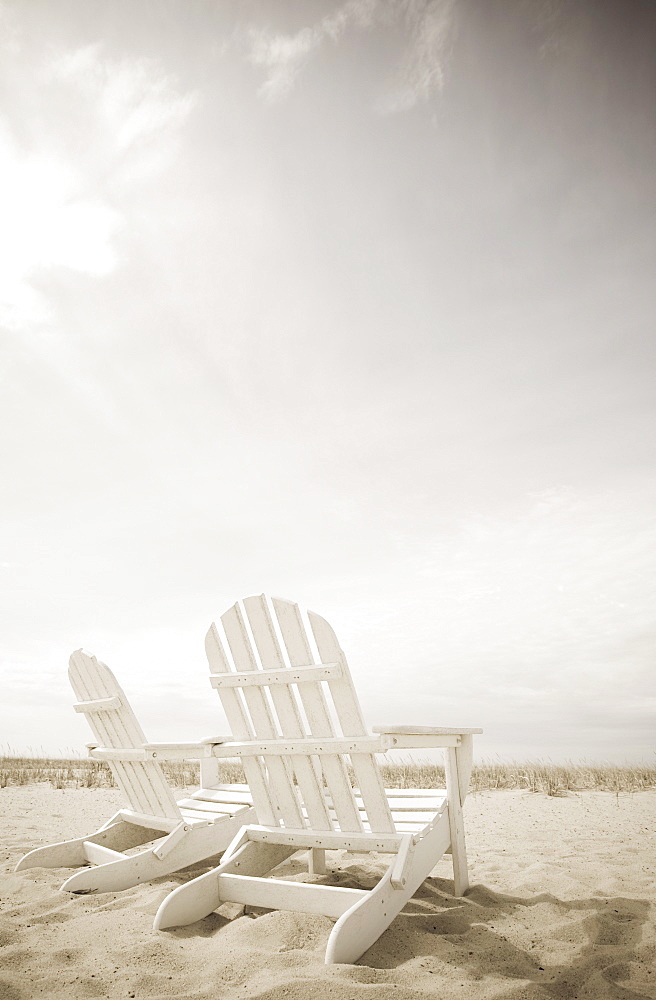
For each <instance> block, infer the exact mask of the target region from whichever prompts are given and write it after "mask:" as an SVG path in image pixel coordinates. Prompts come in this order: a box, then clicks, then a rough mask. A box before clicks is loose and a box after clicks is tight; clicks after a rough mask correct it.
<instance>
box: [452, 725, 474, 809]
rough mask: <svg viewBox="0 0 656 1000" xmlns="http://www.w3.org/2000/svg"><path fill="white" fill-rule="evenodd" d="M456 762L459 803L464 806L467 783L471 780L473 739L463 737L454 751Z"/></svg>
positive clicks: (468, 736) (467, 788) (471, 737)
mask: <svg viewBox="0 0 656 1000" xmlns="http://www.w3.org/2000/svg"><path fill="white" fill-rule="evenodd" d="M456 761H457V762H458V781H459V784H460V801H461V803H462V804H464V801H465V799H466V798H467V794H468V792H469V782H470V780H471V773H472V767H473V764H474V737H473V736H471V735H467V736H463V738H462V744H461V745H460V746H459V747H458V749H457V750H456Z"/></svg>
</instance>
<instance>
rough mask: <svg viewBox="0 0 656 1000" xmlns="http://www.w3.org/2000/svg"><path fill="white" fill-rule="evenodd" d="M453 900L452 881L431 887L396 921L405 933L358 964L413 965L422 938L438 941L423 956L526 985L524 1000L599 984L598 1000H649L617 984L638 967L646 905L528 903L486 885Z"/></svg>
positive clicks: (623, 901)
mask: <svg viewBox="0 0 656 1000" xmlns="http://www.w3.org/2000/svg"><path fill="white" fill-rule="evenodd" d="M452 893H453V890H452V888H451V884H450V882H449V880H448V879H442V878H429V879H427V880H426V881H425V882H424V883H423V885H422V886H421V888H420V889H419V890H418V892H417V893H416V895H415V896H414V897H413V899H412V900H410V902H409V903H408V904H407V906H406V907H405V909H404V910H403V912H402V913H401V914H400V915H399V917H397V921H399V922H400V923H401V924H404V925H405V927H404V930H405V933H404V932H403V931H402V930H401V928H400V927H399V926H398V923H397V926H396V928H390V930H389V931H388V932H387V934H386V935H383V937H381V939H380V940H379V941H378V942H377V944H376V945H374V946H373V947H372V948H370V949H369V951H368V952H367V954H366V955H365V956H363V959H362V960H361V963H360V964H363V965H371V966H375V967H377V968H394V967H396V966H398V965H400V964H401V963H403V962H406V961H409V960H410V959H412V958H413V956H414V957H415V958H416V957H417V950H416V949H417V944H418V943H419V942H420V940H421V936H422V934H425V935H429V936H431V937H432V938H433V941H432V942H430V943H429V942H426V944H427V945H428V947H427V948H426V949H425V950H424V954H427V955H429V956H431V957H432V958H433V960H434V959H435V956H436V955H437V958H438V959H439V961H440V962H446V963H448V964H449V965H453V966H459V967H463V968H465V967H466V969H467V972H468V975H469V976H472V974H473V976H474V978H481V979H482V978H483V977H484V976H490V975H493V976H495V977H503V978H507V979H511V980H512V979H518V980H522V985H521V987H519V985H518V993H521V995H522V996H524V995H525V993H524V990H525V989H526V982H527V981H528V982H531V983H533V984H535V986H539V987H540V989H541V991H542V993H543V994H546V995H553V996H554V997H558V998H562V997H565V996H567V997H575V996H577V995H580V994H582V993H583V991H584V989H585V987H586V984H587V990H588V991H589V990H590V988H591V984H592V983H593V982H594V981H595V980H596V981H597V982H598V983H599V989H598V991H597V993H596V995H598V996H600V997H601V996H604V997H608V996H610V997H613V998H614V1000H637V998H642V1000H644V998H645V997H646V996H648V995H649V994H647V993H643V992H636V990H634V989H630V988H627V987H625V986H622V985H621V983H620V982H618V980H623V979H628V978H629V975H630V969H629V964H630V963H631V962H634V961H636V960H638V961H639V958H638V956H637V954H636V948H637V946H638V945H639V943H640V941H641V937H642V928H643V925H644V924H645V923H646V921H647V919H648V914H649V910H650V904H649V902H648V901H646V900H641V899H629V898H626V897H622V896H615V897H603V896H597V897H592V898H589V899H568V900H563V899H559V898H558V897H557V896H554V895H553V894H551V893H548V892H543V893H538V894H536V895H534V896H528V897H526V896H516V895H510V894H508V893H501V892H497V891H494V890H492V889H490V888H488V887H487V886H484V885H474V886H472V888H471V889H470V890H469V891H468V893H467V895H466V896H465V897H464V898H462V899H454V897H453V894H452ZM540 910H542V911H543V913H542V914H540V913H539V911H540ZM508 918H510V920H509V919H508ZM513 921H514V922H513ZM436 935H437V936H439V937H440V939H441V941H440V945H439V946H438V947H436V946H435V943H434V936H436ZM386 938H387V940H386ZM511 938H514V939H515V941H517V940H518V939H519V940H520V941H521V942H522V944H519V943H513V941H512V940H510V939H511ZM524 942H526V945H525V946H522V945H523V944H524ZM410 943H412V944H410ZM549 952H552V954H553V955H554V958H557V960H556V961H554V960H553V959H550V958H549ZM563 952H567V954H568V957H567V958H566V959H565V960H563ZM507 995H508V997H509V998H510V997H511V996H512V993H508V994H507ZM540 995H542V994H540ZM586 995H589V992H588V994H586Z"/></svg>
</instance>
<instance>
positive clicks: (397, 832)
mask: <svg viewBox="0 0 656 1000" xmlns="http://www.w3.org/2000/svg"><path fill="white" fill-rule="evenodd" d="M313 647H314V648H313ZM206 650H207V655H208V659H209V662H210V667H211V670H212V677H211V682H212V685H213V686H214V687H216V688H217V689H218V691H219V694H220V696H221V700H222V702H223V707H224V710H225V713H226V716H227V718H228V722H229V725H230V726H231V728H232V731H233V734H234V737H233V739H232V740H231V741H229V742H225V743H222V744H220V745H218V744H217V745H214V746H212V747H211V754H212V756H213V757H216V758H217V759H220V758H221V757H235V756H237V757H240V758H241V760H242V762H243V765H244V769H245V771H246V776H247V780H248V782H249V785H250V789H251V793H252V795H253V801H254V804H255V808H256V810H257V813H258V817H259V822H258V823H251V824H245V825H244V827H243V828H242V829H241V830H240V832H239V834H238V835H237V836H236V837H235V839H234V840H233V841H232V843H231V844H230V846H229V847H228V849H227V850H226V852H225V854H224V856H223V859H222V862H221V864H220V865H219V866H218V867H217V868H215V869H213V870H212V871H209V872H207V873H205V874H203V875H201V876H199V877H198V878H195V879H193V880H192V881H190V882H188V883H186V884H185V885H182V886H180V887H179V888H177V889H176V890H174V892H172V893H171V894H170V895H169V896H168V897H167V898H166V899H165V900H164V902H163V903H162V905H161V906H160V908H159V910H158V912H157V915H156V918H155V925H154V926H155V928H156V929H165V928H167V927H172V926H178V925H183V924H189V923H193V922H194V921H196V920H199V919H201V918H202V917H205V916H207V915H208V914H209V913H211V912H212V911H213V910H215V909H217V908H218V907H219V906H220V905H221V904H222V903H224V902H235V903H242V904H249V905H256V906H263V907H271V908H280V909H290V910H299V911H301V912H312V913H323V914H325V915H327V916H329V917H332V918H335V919H336V923H335V925H334V927H333V930H332V932H331V934H330V937H329V940H328V944H327V949H326V962H327V963H335V962H346V963H348V962H355V961H357V959H358V958H360V957H361V956H362V955H363V954H364V952H365V951H366V950H367V948H369V947H370V946H371V945H372V944H373V943H374V942H375V941H376V940H377V939H378V937H379V936H380V935H381V934H382V933H383V932H384V930H385V929H386V928H387V927H388V926H389V924H390V923H391V921H392V920H393V919H394V917H395V916H396V914H397V913H398V912H399V911H400V910H401V909H402V907H403V906H404V905H405V903H406V902H407V900H408V899H410V897H411V896H412V895H414V893H415V892H416V891H417V889H418V887H419V886H420V885H421V883H422V882H423V881H424V879H425V878H427V876H428V875H429V874H430V872H431V870H432V869H433V867H434V866H435V864H436V863H437V861H438V860H439V859H440V858H441V857H442V855H443V854H444V853H445V852H447V851H450V852H451V855H452V859H453V869H454V891H455V894H456V895H458V896H460V895H462V894H463V893H464V892H465V891H466V889H467V887H468V880H467V859H466V852H465V837H464V825H463V816H462V804H463V802H464V799H465V796H466V794H467V788H468V784H469V777H470V773H471V766H472V744H473V736H474V734H476V733H480V732H482V730H480V729H469V728H458V729H454V728H437V727H435V728H433V727H413V726H391V727H390V726H385V727H376V728H375V729H374V730H373V733H374V735H370V734H369V733H368V732H367V730H366V727H365V725H364V721H363V718H362V714H361V711H360V707H359V704H358V702H357V698H356V695H355V691H354V689H353V685H352V681H351V676H350V673H349V670H348V665H347V663H346V659H345V657H344V654H343V652H342V651H341V649H340V647H339V644H338V643H337V639H336V637H335V634H334V632H333V630H332V629H331V628H330V626H329V625H328V623H327V622H326V621H325V620H324V619H323V618H320V617H319V616H318V615H315V614H313V613H309V614H308V616H307V625H306V624H305V620H304V619H303V616H302V614H301V612H300V611H299V609H298V607H297V606H296V605H294V604H292V603H291V602H289V601H283V600H280V599H269V598H267V597H265V596H264V595H262V596H261V597H251V598H246V599H245V600H244V601H243V603H242V604H240V603H239V602H238V603H237V604H236V605H234V607H233V608H230V609H229V610H228V611H227V612H226V613H225V614H224V615H223V616H222V619H221V628H220V629H219V628H218V627H217V626H216V625H213V626H212V627H211V628H210V630H209V632H208V634H207V638H206ZM331 699H332V709H333V712H332V714H331V712H330V711H329V708H330V706H329V701H330V700H331ZM303 716H305V719H304V718H303ZM338 729H341V732H339V731H338ZM410 747H413V748H418V747H426V748H428V747H441V748H443V749H444V751H445V759H446V786H447V787H446V790H432V791H431V790H425V789H413V790H409V795H408V792H407V791H405V790H396V789H388V790H386V789H384V788H383V782H382V778H381V774H380V769H379V767H378V764H377V761H376V760H375V757H374V754H378V753H385V752H387V751H388V750H390V749H403V748H410ZM143 752H144V754H148V753H150V754H153V753H156V754H159V755H160V759H161V755H165V756H168V755H172V756H173V757H175V756H176V754H179V753H180V752H181V751H179V750H178V749H177V748H176V747H175V745H164V744H158V745H154V744H151V745H149V746H145V747H144V749H143ZM347 757H348V759H349V761H350V764H351V766H352V768H353V770H354V772H355V776H356V780H357V783H358V788H356V789H353V788H352V787H351V785H350V783H349V780H348V774H347V770H346V759H347ZM404 797H406V802H407V803H408V804H407V805H406V806H405V808H404V805H403V802H404ZM336 849H347V850H358V851H376V852H380V853H389V854H392V855H393V860H392V861H391V863H390V865H389V867H388V869H387V871H386V873H385V875H384V876H383V877H382V878H381V880H380V881H379V882H378V884H377V885H376V886H375V887H374V888H373V889H372V890H369V891H367V890H359V889H346V888H341V887H334V886H327V885H320V884H306V883H298V882H290V881H285V880H283V879H280V878H276V877H268V878H267V877H265V876H267V875H270V873H271V872H272V871H273V869H274V868H275V867H276V866H277V865H279V864H280V863H281V862H282V861H284V860H285V859H286V858H288V857H290V856H291V855H292V854H294V853H295V852H296V851H299V850H304V851H308V852H309V870H310V871H311V872H312V871H313V872H315V873H325V852H326V850H336Z"/></svg>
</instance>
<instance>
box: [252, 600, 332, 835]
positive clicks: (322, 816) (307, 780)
mask: <svg viewBox="0 0 656 1000" xmlns="http://www.w3.org/2000/svg"><path fill="white" fill-rule="evenodd" d="M244 607H245V609H246V614H247V615H248V620H249V623H250V626H251V631H252V633H253V638H254V640H255V644H256V646H257V650H258V653H259V655H260V660H261V662H262V663H263V664H266V665H267V667H269V666H275V669H276V670H277V671H278V672H279V673H280V674H282V673H283V672H286V673H287V674H288V675H290V676H294V672H293V671H292V670H291V669H290V668H288V667H287V666H286V665H285V661H284V658H283V655H282V650H281V649H280V645H279V643H278V638H277V636H276V633H275V629H274V626H273V621H272V619H271V615H270V612H269V608H268V606H267V603H266V598H265V597H264V596H261V597H250V598H246V600H245V601H244ZM270 692H271V698H272V700H273V705H274V708H275V710H276V713H277V715H278V719H279V721H280V725H281V728H282V730H283V733H284V734H285V736H289V737H299V738H301V739H303V738H304V737H305V735H306V734H305V729H304V727H303V720H302V718H301V713H300V711H299V707H298V704H297V702H296V699H295V697H294V694H293V692H292V690H291V689H290V686H289V684H275V685H273V686H272V687H271V688H270ZM290 759H291V764H292V767H293V770H294V774H295V775H296V780H297V781H298V785H299V788H300V791H301V796H302V799H303V802H304V803H305V805H306V807H307V813H308V818H309V822H310V824H311V825H312V826H313V827H314V828H316V829H318V830H331V829H332V828H333V824H332V821H331V819H330V816H329V814H328V809H327V808H326V802H325V799H324V795H323V791H322V788H321V787H320V784H319V781H318V780H317V774H316V772H315V769H314V767H313V765H312V760H311V759H310V757H308V756H306V755H304V754H295V755H293V756H292V757H291V758H290Z"/></svg>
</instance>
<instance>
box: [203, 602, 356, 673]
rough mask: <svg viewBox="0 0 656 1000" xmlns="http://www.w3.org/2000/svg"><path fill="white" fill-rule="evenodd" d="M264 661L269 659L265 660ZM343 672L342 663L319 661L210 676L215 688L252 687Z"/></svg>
mask: <svg viewBox="0 0 656 1000" xmlns="http://www.w3.org/2000/svg"><path fill="white" fill-rule="evenodd" d="M246 600H247V601H249V600H251V601H252V600H259V598H246ZM244 603H245V602H244ZM249 620H250V616H249ZM251 626H252V620H251ZM256 639H257V637H256ZM264 662H268V661H266V660H265V661H264ZM341 673H342V666H341V664H340V663H318V664H316V665H315V666H306V667H294V668H293V669H292V668H285V669H284V670H257V671H251V672H250V673H245V674H238V673H234V674H214V675H213V676H212V677H210V683H211V685H212V687H214V688H224V687H251V686H253V685H257V686H260V687H264V686H266V685H270V684H296V683H304V682H306V681H325V680H328V679H329V678H333V677H339V676H341Z"/></svg>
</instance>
